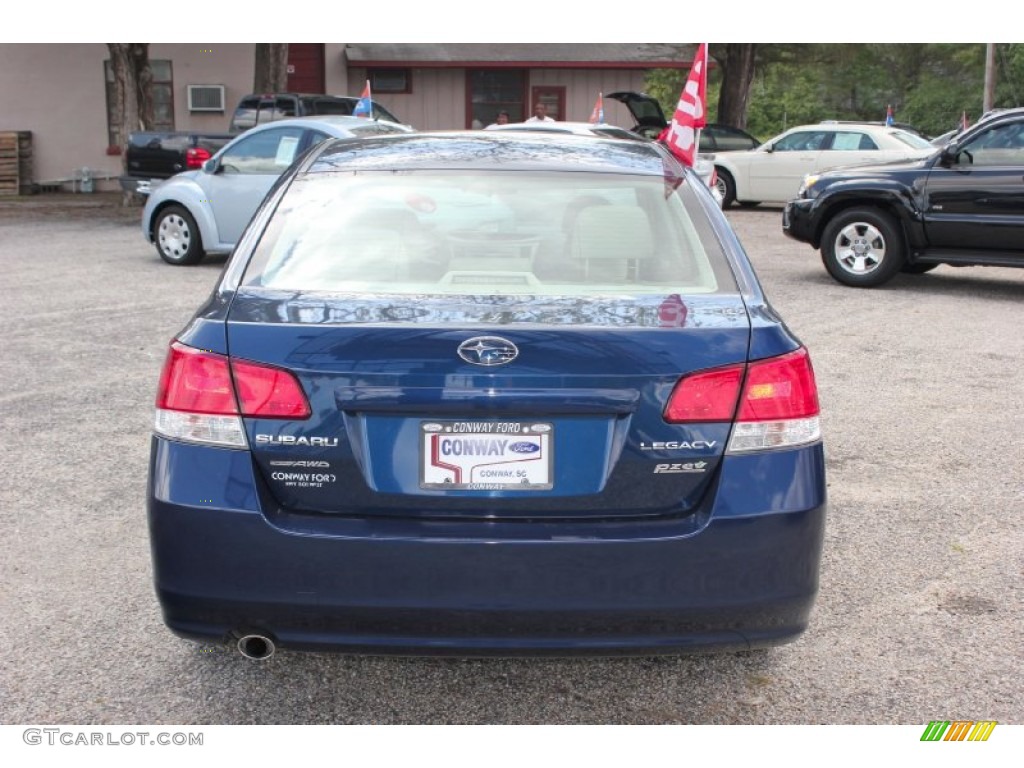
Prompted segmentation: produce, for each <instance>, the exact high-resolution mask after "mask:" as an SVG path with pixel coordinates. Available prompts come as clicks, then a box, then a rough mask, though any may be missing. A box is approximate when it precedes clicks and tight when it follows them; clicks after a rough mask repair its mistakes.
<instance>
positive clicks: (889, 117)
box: [885, 104, 896, 125]
mask: <svg viewBox="0 0 1024 768" xmlns="http://www.w3.org/2000/svg"><path fill="white" fill-rule="evenodd" d="M894 122H896V121H895V120H893V117H892V104H886V105H885V124H886V125H892V124H893V123H894Z"/></svg>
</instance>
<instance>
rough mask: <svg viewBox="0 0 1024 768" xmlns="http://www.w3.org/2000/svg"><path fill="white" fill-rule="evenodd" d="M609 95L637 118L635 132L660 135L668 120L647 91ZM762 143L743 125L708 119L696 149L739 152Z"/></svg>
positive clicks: (650, 135)
mask: <svg viewBox="0 0 1024 768" xmlns="http://www.w3.org/2000/svg"><path fill="white" fill-rule="evenodd" d="M606 98H609V99H614V100H615V101H618V102H621V103H622V104H625V105H626V107H627V108H628V109H629V111H630V114H631V115H632V116H633V119H634V120H635V121H636V125H634V126H633V127H632V129H631V130H632V131H633V132H634V133H639V134H641V135H643V136H646V137H647V138H651V139H653V138H657V137H658V134H660V133H661V132H662V131H663V130H664V129H665V127H666V126H667V125H668V120H667V119H666V118H665V113H664V112H663V111H662V109H661V105H660V104H659V103H658V100H657V99H655V98H654V97H653V96H648V95H647V94H646V93H638V92H636V91H617V92H615V93H609V94H608V95H607V96H606ZM759 146H761V141H760V139H757V138H755V137H753V136H751V135H750V134H749V133H747V132H746V131H744V130H742V129H740V128H734V127H733V126H731V125H723V124H721V123H708V124H707V125H706V126H704V127H703V128H701V131H700V141H699V143H698V144H697V151H698V152H701V153H705V154H709V153H714V152H740V151H743V150H749V149H757V148H758V147H759Z"/></svg>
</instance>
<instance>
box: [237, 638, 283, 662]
mask: <svg viewBox="0 0 1024 768" xmlns="http://www.w3.org/2000/svg"><path fill="white" fill-rule="evenodd" d="M276 650H277V646H275V645H274V641H273V640H271V639H270V638H269V637H267V636H265V635H243V636H242V637H240V638H239V639H238V652H239V653H241V654H242V655H243V656H245V658H247V659H252V660H254V661H263V660H264V659H269V658H270V657H271V656H273V655H274V651H276Z"/></svg>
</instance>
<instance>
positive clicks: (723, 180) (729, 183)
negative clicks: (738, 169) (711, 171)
mask: <svg viewBox="0 0 1024 768" xmlns="http://www.w3.org/2000/svg"><path fill="white" fill-rule="evenodd" d="M715 173H716V174H717V175H718V178H717V180H716V181H715V184H716V185H717V186H718V191H719V192H721V193H722V207H723V208H728V207H729V206H730V205H732V204H733V203H734V202H736V182H735V181H733V178H732V174H730V173H729V172H728V171H727V170H725V169H724V168H720V167H719V166H717V165H716V166H715Z"/></svg>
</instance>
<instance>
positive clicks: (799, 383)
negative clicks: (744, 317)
mask: <svg viewBox="0 0 1024 768" xmlns="http://www.w3.org/2000/svg"><path fill="white" fill-rule="evenodd" d="M819 412H820V408H819V406H818V387H817V385H816V384H815V381H814V371H813V370H812V368H811V358H810V356H809V355H808V354H807V350H805V349H798V350H797V351H796V352H793V353H791V354H788V355H783V356H782V357H773V358H771V359H769V360H761V361H758V362H756V363H751V364H750V366H749V368H748V370H747V382H746V384H745V385H744V387H743V398H742V400H741V401H740V412H739V415H738V416H737V417H736V420H737V421H776V420H779V419H803V418H807V417H809V416H817V415H818V413H819Z"/></svg>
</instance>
